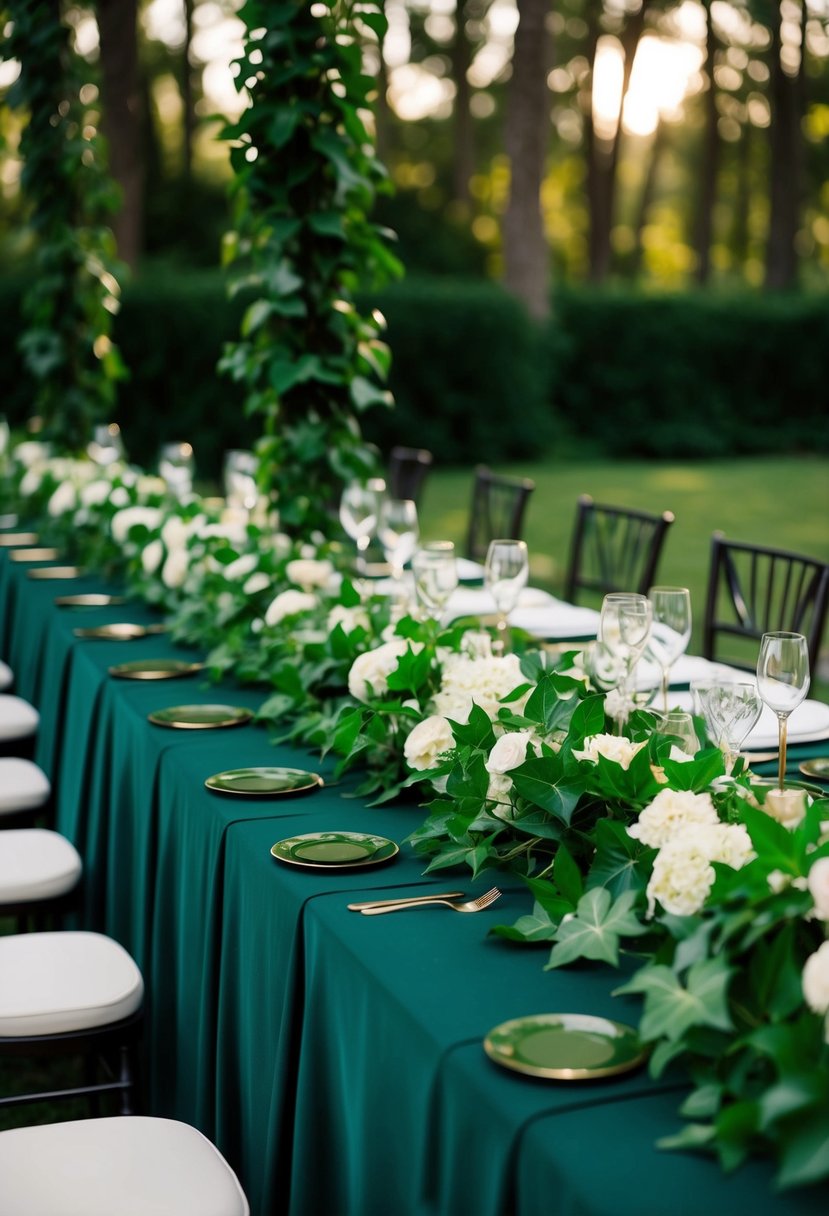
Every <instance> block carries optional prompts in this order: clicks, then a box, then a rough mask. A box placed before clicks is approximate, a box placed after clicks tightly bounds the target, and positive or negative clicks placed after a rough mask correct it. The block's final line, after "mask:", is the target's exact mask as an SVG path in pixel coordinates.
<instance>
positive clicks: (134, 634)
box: [72, 621, 167, 642]
mask: <svg viewBox="0 0 829 1216" xmlns="http://www.w3.org/2000/svg"><path fill="white" fill-rule="evenodd" d="M166 629H167V626H166V625H161V624H158V625H139V624H137V623H136V622H134V621H111V622H110V623H109V624H108V625H90V626H89V627H88V628H83V629H73V630H72V632H73V633H74V635H75V637H76V638H98V639H99V640H100V641H104V642H134V641H135V640H136V638H146V637H149V636H150V634H153V633H164V632H165V631H166Z"/></svg>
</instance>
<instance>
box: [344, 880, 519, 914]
mask: <svg viewBox="0 0 829 1216" xmlns="http://www.w3.org/2000/svg"><path fill="white" fill-rule="evenodd" d="M500 897H501V892H500V891H499V890H498V888H497V887H493V888H492V890H491V891H486V892H485V893H484V894H483V895H479V896H478V898H477V899H467V900H465V901H463V902H461V901H460V900H457V899H435V898H431V899H421V900H419V901H418V903H416V904H415V903H411V904H386V905H385V906H384V907H382V908H363V909H362V911H361V915H362V916H382V915H383V913H384V912H405V911H407V910H408V909H410V908H429V907H432V906H438V905H442V906H443V907H445V908H451V909H452V911H453V912H482V911H483V910H484V908H488V907H489V905H490V904H494V903H495V901H496V899H500Z"/></svg>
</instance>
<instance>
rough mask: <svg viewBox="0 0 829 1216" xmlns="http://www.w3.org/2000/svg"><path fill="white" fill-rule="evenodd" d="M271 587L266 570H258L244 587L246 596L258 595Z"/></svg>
mask: <svg viewBox="0 0 829 1216" xmlns="http://www.w3.org/2000/svg"><path fill="white" fill-rule="evenodd" d="M270 585H271V580H270V577H269V576H268V575H267V574H266V573H265V571H264V570H257V571H256V573H255V574H252V575H251V576H250V578H249V579H247V581H246V582H245V584H244V585H243V587H242V590H243V591H244V593H245V595H258V594H259V592H260V591H266V590H267V588H268V587H270Z"/></svg>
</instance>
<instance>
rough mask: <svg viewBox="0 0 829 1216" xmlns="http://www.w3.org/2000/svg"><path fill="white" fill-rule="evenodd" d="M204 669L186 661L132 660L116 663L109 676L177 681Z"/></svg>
mask: <svg viewBox="0 0 829 1216" xmlns="http://www.w3.org/2000/svg"><path fill="white" fill-rule="evenodd" d="M203 669H204V663H189V662H188V661H187V660H186V659H134V660H133V661H132V662H131V663H116V664H115V665H114V666H113V667H110V669H109V674H110V675H111V676H115V677H116V679H118V680H179V679H181V678H182V677H183V676H192V675H195V674H196V672H197V671H202V670H203Z"/></svg>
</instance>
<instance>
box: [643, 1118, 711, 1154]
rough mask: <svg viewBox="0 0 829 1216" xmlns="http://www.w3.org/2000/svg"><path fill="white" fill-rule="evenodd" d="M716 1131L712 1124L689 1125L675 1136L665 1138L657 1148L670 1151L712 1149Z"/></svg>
mask: <svg viewBox="0 0 829 1216" xmlns="http://www.w3.org/2000/svg"><path fill="white" fill-rule="evenodd" d="M716 1135H717V1133H716V1130H715V1128H714V1126H713V1124H711V1123H689V1124H687V1126H686V1127H683V1129H682V1131H681V1132H677V1134H676V1135H675V1136H663V1137H662V1138H661V1139H660V1140H657V1142H656V1147H657V1148H664V1149H670V1150H673V1151H675V1150H677V1149H689V1150H695V1149H710V1148H711V1147H712V1146H713V1143H714V1140H715V1139H716Z"/></svg>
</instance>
